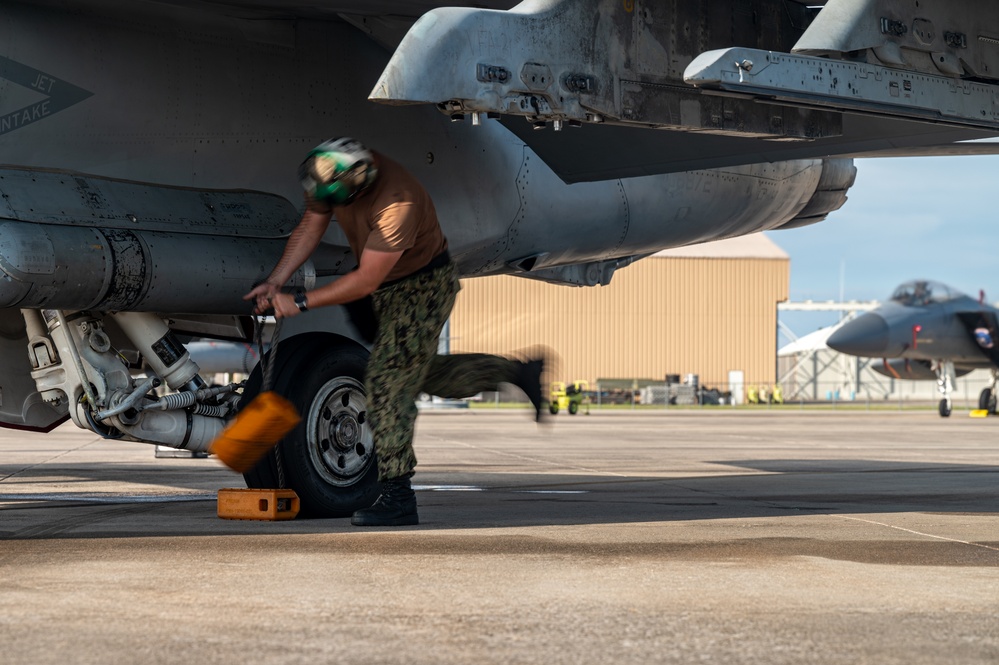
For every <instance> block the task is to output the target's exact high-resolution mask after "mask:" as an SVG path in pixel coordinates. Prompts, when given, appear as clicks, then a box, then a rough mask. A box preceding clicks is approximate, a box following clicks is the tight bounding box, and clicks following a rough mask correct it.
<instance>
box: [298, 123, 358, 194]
mask: <svg viewBox="0 0 999 665" xmlns="http://www.w3.org/2000/svg"><path fill="white" fill-rule="evenodd" d="M377 174H378V170H377V169H376V168H375V164H374V156H373V155H372V154H371V151H370V150H368V149H367V148H365V147H364V145H363V144H362V143H360V142H359V141H355V140H354V139H351V138H347V137H341V138H338V139H331V140H329V141H326V142H325V143H321V144H319V145H317V146H316V147H315V148H313V149H312V150H311V151H310V152H309V155H308V157H306V158H305V161H304V162H302V165H301V166H299V167H298V177H299V179H300V180H301V181H302V188H303V189H305V193H306V194H307V195H308V196H310V197H311V198H313V199H315V200H316V201H323V202H325V203H329V204H331V205H346V204H348V203H350V202H351V201H353V200H354V197H356V196H357V195H358V194H359V193H361V192H362V191H363V190H364V189H365V188H366V187H368V186H369V185H370V184H371V183H373V182H374V181H375V176H376V175H377Z"/></svg>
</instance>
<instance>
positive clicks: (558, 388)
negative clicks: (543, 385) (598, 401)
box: [548, 381, 590, 416]
mask: <svg viewBox="0 0 999 665" xmlns="http://www.w3.org/2000/svg"><path fill="white" fill-rule="evenodd" d="M589 389H590V384H589V383H588V382H586V381H573V382H572V384H571V385H569V386H568V387H567V386H566V384H565V382H564V381H554V382H552V388H551V398H550V400H549V403H548V412H549V413H551V414H552V415H553V416H554V415H555V414H557V413H558V412H559V411H560V410H561V409H566V410H568V411H569V414H570V415H573V416H574V415H576V414H577V413H579V405H580V404H582V403H583V400H584V399H586V392H587V391H588V390H589ZM587 406H589V402H588V401H587ZM589 412H590V411H589V409H588V408H587V410H586V413H587V414H588V413H589Z"/></svg>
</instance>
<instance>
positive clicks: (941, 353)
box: [827, 280, 999, 417]
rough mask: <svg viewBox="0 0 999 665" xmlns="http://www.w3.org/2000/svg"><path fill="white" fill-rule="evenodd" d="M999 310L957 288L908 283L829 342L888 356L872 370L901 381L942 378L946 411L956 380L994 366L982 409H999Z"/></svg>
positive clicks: (943, 410)
mask: <svg viewBox="0 0 999 665" xmlns="http://www.w3.org/2000/svg"><path fill="white" fill-rule="evenodd" d="M997 314H999V310H997V309H996V308H995V307H991V306H989V305H986V304H985V295H984V293H982V294H981V295H980V297H979V299H978V300H975V299H974V298H971V297H969V296H966V295H965V294H963V293H961V292H959V291H955V290H954V289H952V288H950V287H948V286H946V285H944V284H940V283H939V282H931V281H925V280H917V281H912V282H906V283H905V284H902V285H901V286H899V287H898V288H897V289H895V293H894V294H893V295H892V297H891V300H890V301H889V302H887V303H885V304H884V305H882V306H881V307H879V308H877V309H876V310H874V311H871V312H868V313H866V314H864V315H862V316H860V317H859V318H857V319H855V320H853V321H850V322H849V323H847V324H845V325H844V326H843V327H841V328H840V329H839V330H837V331H836V332H834V333H833V334H832V335H831V336H830V337H829V340H828V341H827V344H828V345H829V347H830V348H832V349H834V350H836V351H839V352H840V353H846V354H849V355H851V356H862V357H867V358H883V359H884V361H883V363H882V364H881V365H880V366H879V365H872V369H874V370H875V371H877V372H879V373H881V374H884V375H885V376H889V377H893V378H896V379H913V380H927V379H936V381H937V385H938V386H939V388H940V394H941V395H943V398H942V399H941V400H940V415H941V416H943V417H947V416H949V415H950V412H951V398H950V393H951V391H952V390H953V387H954V380H955V379H956V378H957V377H959V376H963V375H965V374H967V373H968V372H971V371H972V370H975V369H980V368H982V369H989V370H991V372H992V380H991V382H990V383H989V386H988V387H987V388H985V389H983V390H982V392H981V394H980V395H979V398H978V407H979V408H980V409H985V410H988V412H989V413H995V412H996V379H997V376H999V347H997V346H996V343H995V342H996V335H997V331H999V324H997V316H996V315H997Z"/></svg>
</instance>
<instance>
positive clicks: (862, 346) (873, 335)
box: [826, 312, 888, 358]
mask: <svg viewBox="0 0 999 665" xmlns="http://www.w3.org/2000/svg"><path fill="white" fill-rule="evenodd" d="M826 344H827V345H828V346H829V348H831V349H833V350H834V351H839V352H840V353H845V354H847V355H851V356H861V357H864V358H879V357H883V356H885V355H886V351H887V349H888V322H887V321H885V319H884V317H882V316H881V315H880V314H875V313H873V312H868V313H867V314H864V315H862V316H860V317H859V318H857V319H855V320H853V321H850V322H849V323H847V324H845V325H844V326H843V327H841V328H840V329H839V330H837V331H836V332H834V333H833V334H832V335H830V336H829V339H828V340H827V341H826Z"/></svg>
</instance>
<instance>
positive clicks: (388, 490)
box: [350, 475, 420, 526]
mask: <svg viewBox="0 0 999 665" xmlns="http://www.w3.org/2000/svg"><path fill="white" fill-rule="evenodd" d="M409 478H410V476H408V475H407V476H400V477H398V478H391V479H389V480H386V481H385V482H383V483H382V493H381V495H380V496H379V497H378V500H377V501H375V502H374V503H373V504H371V506H370V507H368V508H362V509H361V510H358V511H357V512H355V513H354V514H353V516H352V517H351V518H350V523H351V524H353V525H354V526H409V525H412V524H419V523H420V518H419V516H418V515H417V514H416V492H414V491H413V486H412V484H411V483H410V482H409Z"/></svg>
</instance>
